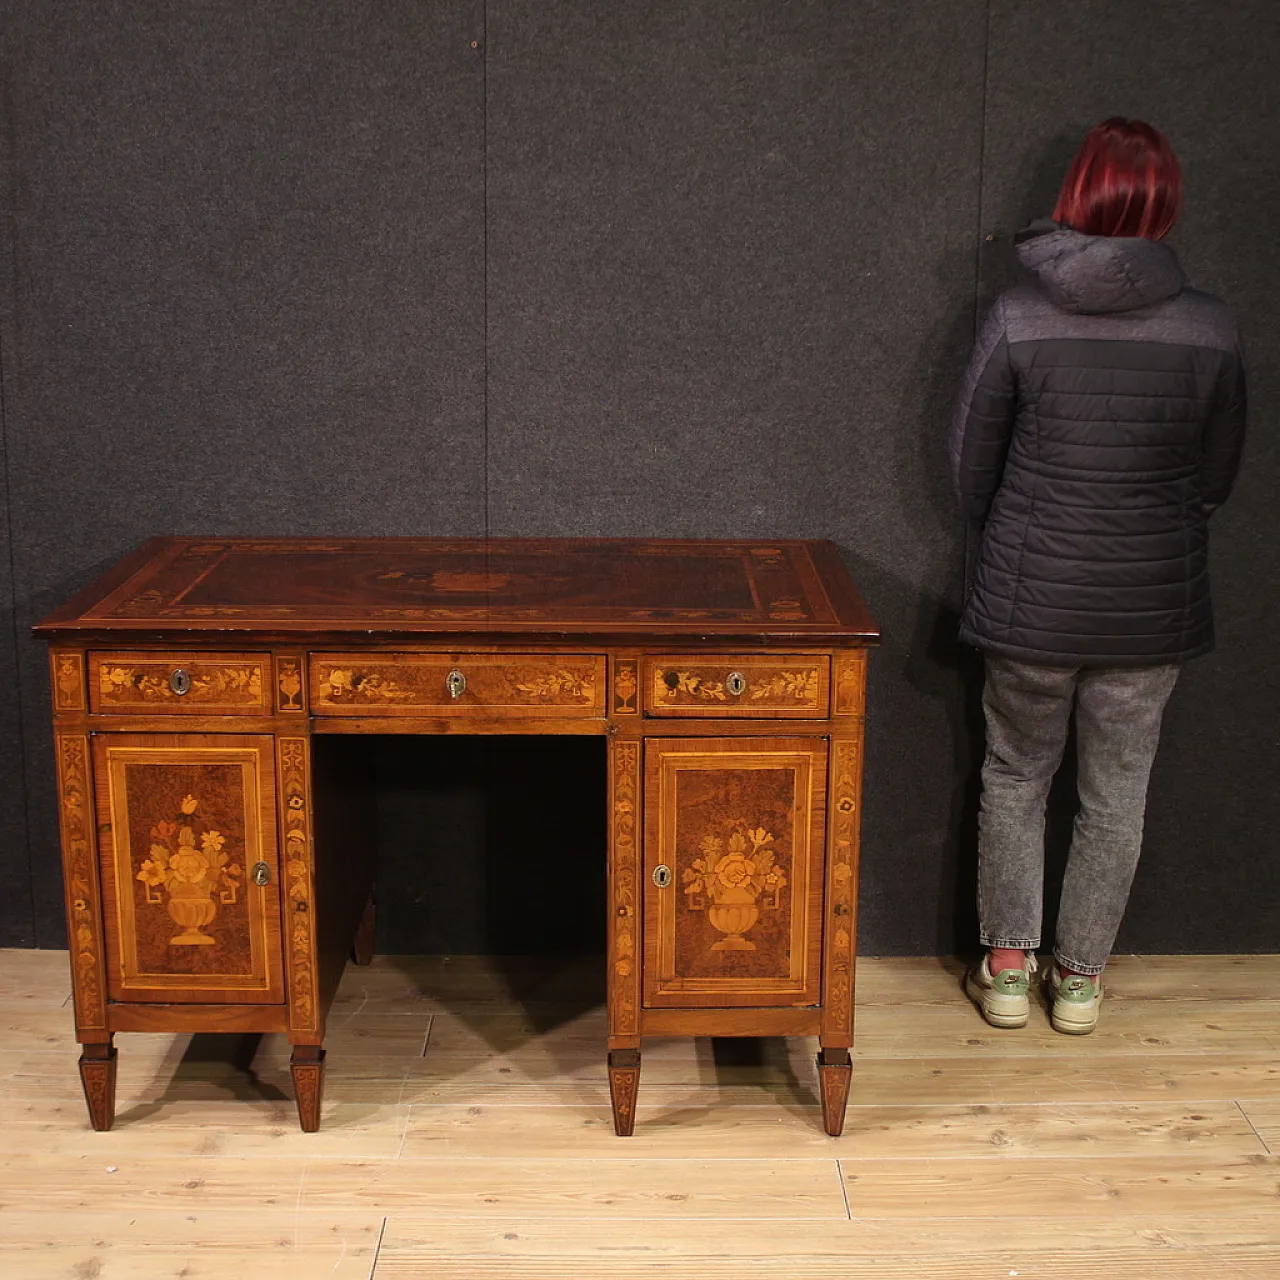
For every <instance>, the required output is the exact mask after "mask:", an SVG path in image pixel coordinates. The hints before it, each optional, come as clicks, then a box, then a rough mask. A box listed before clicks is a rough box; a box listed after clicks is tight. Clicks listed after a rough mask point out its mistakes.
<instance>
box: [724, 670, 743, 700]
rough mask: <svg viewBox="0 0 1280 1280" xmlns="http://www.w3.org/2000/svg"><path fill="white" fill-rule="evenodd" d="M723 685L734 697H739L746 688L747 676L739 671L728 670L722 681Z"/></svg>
mask: <svg viewBox="0 0 1280 1280" xmlns="http://www.w3.org/2000/svg"><path fill="white" fill-rule="evenodd" d="M724 687H725V688H726V689H728V691H729V692H730V693H731V694H733V696H734V697H735V698H740V697H741V696H742V695H743V694H744V693H745V692H746V690H747V677H746V676H744V675H743V674H742V672H741V671H730V672H729V675H728V677H727V678H726V680H725V682H724Z"/></svg>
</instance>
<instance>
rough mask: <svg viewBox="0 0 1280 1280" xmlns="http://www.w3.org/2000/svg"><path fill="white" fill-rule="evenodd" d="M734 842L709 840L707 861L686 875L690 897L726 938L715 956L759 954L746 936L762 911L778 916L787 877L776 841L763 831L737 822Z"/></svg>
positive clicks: (704, 857)
mask: <svg viewBox="0 0 1280 1280" xmlns="http://www.w3.org/2000/svg"><path fill="white" fill-rule="evenodd" d="M732 825H733V830H732V832H731V834H730V835H729V837H728V840H727V841H726V840H724V839H722V838H721V837H720V836H714V835H708V836H704V837H703V839H702V843H701V849H702V857H701V858H695V859H694V860H693V862H692V863H691V864H690V866H689V867H688V868H686V869H685V872H684V877H683V879H684V885H685V889H684V892H685V897H686V899H687V901H688V905H689V906H690V907H691V908H692V909H693V910H695V911H703V910H705V911H706V913H707V919H708V920H709V921H710V922H711V924H712V926H713V927H714V928H716V929H718V930H719V931H720V932H721V933H723V934H724V935H725V936H724V937H723V938H721V939H720V941H719V942H716V943H713V944H712V946H711V950H712V951H754V950H755V949H756V944H755V943H754V942H751V941H750V940H748V939H747V938H745V937H743V934H745V933H746V932H747V931H748V930H749V929H750V928H751V927H752V926H753V925H754V924H755V923H756V921H757V920H759V918H760V911H761V909H762V908H764V909H767V910H773V911H776V910H777V909H778V907H780V906H781V905H782V900H781V894H782V890H783V889H784V888H786V884H787V877H786V874H785V873H784V872H783V870H782V868H781V867H780V866H778V864H777V862H776V860H775V855H774V838H773V836H772V835H770V834H769V832H767V831H766V830H765V829H764V828H763V827H751V826H749V825H747V824H746V823H741V822H735V823H734V824H732Z"/></svg>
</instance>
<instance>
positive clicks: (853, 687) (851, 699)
mask: <svg viewBox="0 0 1280 1280" xmlns="http://www.w3.org/2000/svg"><path fill="white" fill-rule="evenodd" d="M866 681H867V652H866V650H865V649H854V650H852V651H851V652H848V653H838V654H837V655H836V715H838V716H860V715H863V714H864V713H865V711H866Z"/></svg>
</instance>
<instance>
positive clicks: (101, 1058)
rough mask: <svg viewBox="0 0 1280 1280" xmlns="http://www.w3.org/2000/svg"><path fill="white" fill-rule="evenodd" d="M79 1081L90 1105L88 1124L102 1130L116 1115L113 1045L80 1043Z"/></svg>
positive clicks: (108, 1042) (114, 1049) (107, 1127)
mask: <svg viewBox="0 0 1280 1280" xmlns="http://www.w3.org/2000/svg"><path fill="white" fill-rule="evenodd" d="M80 1083H81V1084H82V1085H83V1086H84V1100H85V1102H86V1103H87V1104H88V1107H89V1123H90V1124H91V1125H93V1127H94V1128H95V1129H97V1130H98V1131H99V1132H102V1131H104V1130H106V1129H110V1128H111V1125H112V1123H113V1122H114V1121H115V1118H116V1047H115V1045H113V1044H112V1043H111V1041H110V1040H108V1041H106V1042H105V1043H103V1044H86V1045H82V1046H81V1053H80Z"/></svg>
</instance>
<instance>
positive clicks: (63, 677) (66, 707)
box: [49, 649, 87, 711]
mask: <svg viewBox="0 0 1280 1280" xmlns="http://www.w3.org/2000/svg"><path fill="white" fill-rule="evenodd" d="M49 680H50V685H51V687H52V689H53V709H54V710H55V711H84V710H86V705H87V704H86V703H85V684H84V654H83V653H68V652H66V651H65V650H62V651H59V650H57V649H55V650H52V651H51V652H50V654H49Z"/></svg>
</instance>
